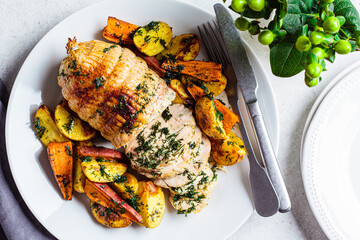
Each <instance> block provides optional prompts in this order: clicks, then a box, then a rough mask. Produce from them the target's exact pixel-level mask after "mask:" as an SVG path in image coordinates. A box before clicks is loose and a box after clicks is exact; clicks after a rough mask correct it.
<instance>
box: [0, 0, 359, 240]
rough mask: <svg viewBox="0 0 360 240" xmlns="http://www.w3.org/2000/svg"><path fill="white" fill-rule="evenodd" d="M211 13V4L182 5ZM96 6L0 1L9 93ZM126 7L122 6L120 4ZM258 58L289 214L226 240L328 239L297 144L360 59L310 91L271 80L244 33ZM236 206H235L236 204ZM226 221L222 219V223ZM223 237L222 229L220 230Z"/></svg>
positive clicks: (77, 0) (2, 74) (255, 223)
mask: <svg viewBox="0 0 360 240" xmlns="http://www.w3.org/2000/svg"><path fill="white" fill-rule="evenodd" d="M184 1H185V2H191V3H193V4H195V5H198V6H199V7H201V8H204V9H207V10H209V11H212V5H213V4H214V3H216V2H221V1H220V0H219V1H215V0H184ZM95 2H98V1H97V0H88V1H81V0H56V1H47V0H42V1H27V0H14V1H5V0H0V6H1V8H0V44H1V48H0V56H1V58H0V78H1V79H3V81H4V82H5V85H6V87H7V88H8V89H9V90H10V89H11V87H12V85H13V82H14V80H15V78H16V74H17V72H18V71H19V69H20V67H21V65H22V63H23V62H24V60H25V58H26V56H27V55H28V54H29V53H30V51H31V49H32V48H33V47H34V46H35V45H36V43H37V42H38V41H39V40H40V39H41V38H42V37H43V36H44V35H45V34H46V32H48V31H49V30H50V29H51V28H52V27H54V26H55V25H56V24H57V23H59V22H60V21H61V20H63V19H64V18H65V17H67V16H69V15H70V14H72V13H74V12H76V11H77V10H79V9H81V8H83V7H86V6H88V5H90V4H92V3H95ZM124 2H126V1H124ZM242 35H243V37H244V39H245V40H246V41H247V42H248V43H249V45H250V46H251V48H252V49H253V50H254V51H255V52H256V54H257V56H258V57H259V59H260V61H261V63H262V66H263V67H264V69H265V70H266V72H267V74H268V76H269V77H270V79H271V84H272V87H273V89H274V93H275V97H276V102H277V106H278V112H279V120H280V126H281V128H280V148H279V149H280V150H279V153H278V160H279V163H280V166H281V169H282V171H283V175H284V178H285V182H286V183H287V187H288V189H289V193H290V197H291V199H292V204H293V209H292V211H291V212H290V213H287V214H277V215H275V216H273V217H270V218H261V217H259V216H258V215H256V214H255V213H254V214H253V215H252V216H251V217H250V218H249V220H248V221H247V222H246V223H245V224H244V225H243V226H242V227H241V228H240V229H239V230H238V231H237V232H236V233H234V234H233V235H232V236H231V237H230V239H231V240H235V239H278V240H285V239H286V240H287V239H316V240H322V239H326V236H325V235H324V234H323V232H322V230H321V229H320V227H319V225H318V223H317V222H316V220H315V218H314V216H313V214H312V212H311V210H310V207H309V204H308V202H307V199H306V195H305V193H304V187H303V183H302V178H301V171H300V163H299V157H300V151H299V149H300V144H301V136H302V132H303V127H304V124H305V120H306V117H307V115H308V113H309V111H310V108H311V106H312V104H313V103H314V101H315V99H316V97H317V96H318V94H319V93H320V92H321V90H322V89H323V88H324V87H325V86H326V85H327V83H329V81H330V80H331V79H332V78H333V77H334V76H336V75H337V74H338V73H339V72H341V71H342V70H343V69H344V68H346V67H347V66H348V65H350V64H351V63H352V62H354V61H355V60H360V53H354V54H351V56H340V57H337V59H336V62H335V64H333V65H330V64H328V67H327V68H328V71H327V72H325V73H323V75H322V76H323V79H324V80H323V82H322V83H321V84H319V86H318V87H316V88H313V89H309V88H308V87H306V86H305V84H304V82H303V75H302V74H300V75H298V76H295V77H292V78H287V79H285V78H283V79H281V78H277V77H275V76H273V75H272V74H271V70H270V64H269V60H268V59H269V50H268V48H267V47H264V46H262V45H260V44H259V43H258V42H257V41H256V37H255V39H254V40H252V39H251V38H250V36H249V35H248V34H247V33H245V34H242ZM234 202H235V200H234ZM237 204H241V203H237ZM222 220H223V221H226V218H225V219H222ZM219 231H221V229H219Z"/></svg>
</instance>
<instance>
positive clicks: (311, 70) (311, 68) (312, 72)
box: [305, 62, 322, 78]
mask: <svg viewBox="0 0 360 240" xmlns="http://www.w3.org/2000/svg"><path fill="white" fill-rule="evenodd" d="M321 71H322V67H321V65H320V64H318V63H316V62H314V63H310V64H309V65H307V66H306V68H305V72H306V74H307V75H308V76H309V77H310V78H318V77H320V74H321Z"/></svg>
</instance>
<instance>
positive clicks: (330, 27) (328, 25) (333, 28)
mask: <svg viewBox="0 0 360 240" xmlns="http://www.w3.org/2000/svg"><path fill="white" fill-rule="evenodd" d="M323 28H324V30H325V32H327V33H331V34H335V33H337V32H338V31H339V29H340V21H339V19H337V18H336V17H328V18H327V19H326V20H325V21H324V23H323Z"/></svg>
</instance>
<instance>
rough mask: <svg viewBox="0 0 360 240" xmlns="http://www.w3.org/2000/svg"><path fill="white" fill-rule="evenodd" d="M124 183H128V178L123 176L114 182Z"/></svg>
mask: <svg viewBox="0 0 360 240" xmlns="http://www.w3.org/2000/svg"><path fill="white" fill-rule="evenodd" d="M124 182H128V179H127V177H125V176H123V175H121V176H119V175H118V176H116V179H115V180H114V183H117V184H120V183H124Z"/></svg>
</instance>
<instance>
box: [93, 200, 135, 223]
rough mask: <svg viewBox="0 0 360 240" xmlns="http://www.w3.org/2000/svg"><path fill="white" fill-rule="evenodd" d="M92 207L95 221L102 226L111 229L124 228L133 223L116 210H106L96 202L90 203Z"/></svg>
mask: <svg viewBox="0 0 360 240" xmlns="http://www.w3.org/2000/svg"><path fill="white" fill-rule="evenodd" d="M90 206H91V212H92V214H93V215H94V217H95V219H96V220H97V221H98V222H99V223H101V224H102V225H105V226H107V227H111V228H124V227H128V226H130V225H131V223H132V221H131V220H130V219H129V218H125V217H122V216H121V214H120V213H118V211H117V210H116V209H114V208H106V207H104V206H101V205H100V204H98V203H96V202H94V201H91V202H90Z"/></svg>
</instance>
